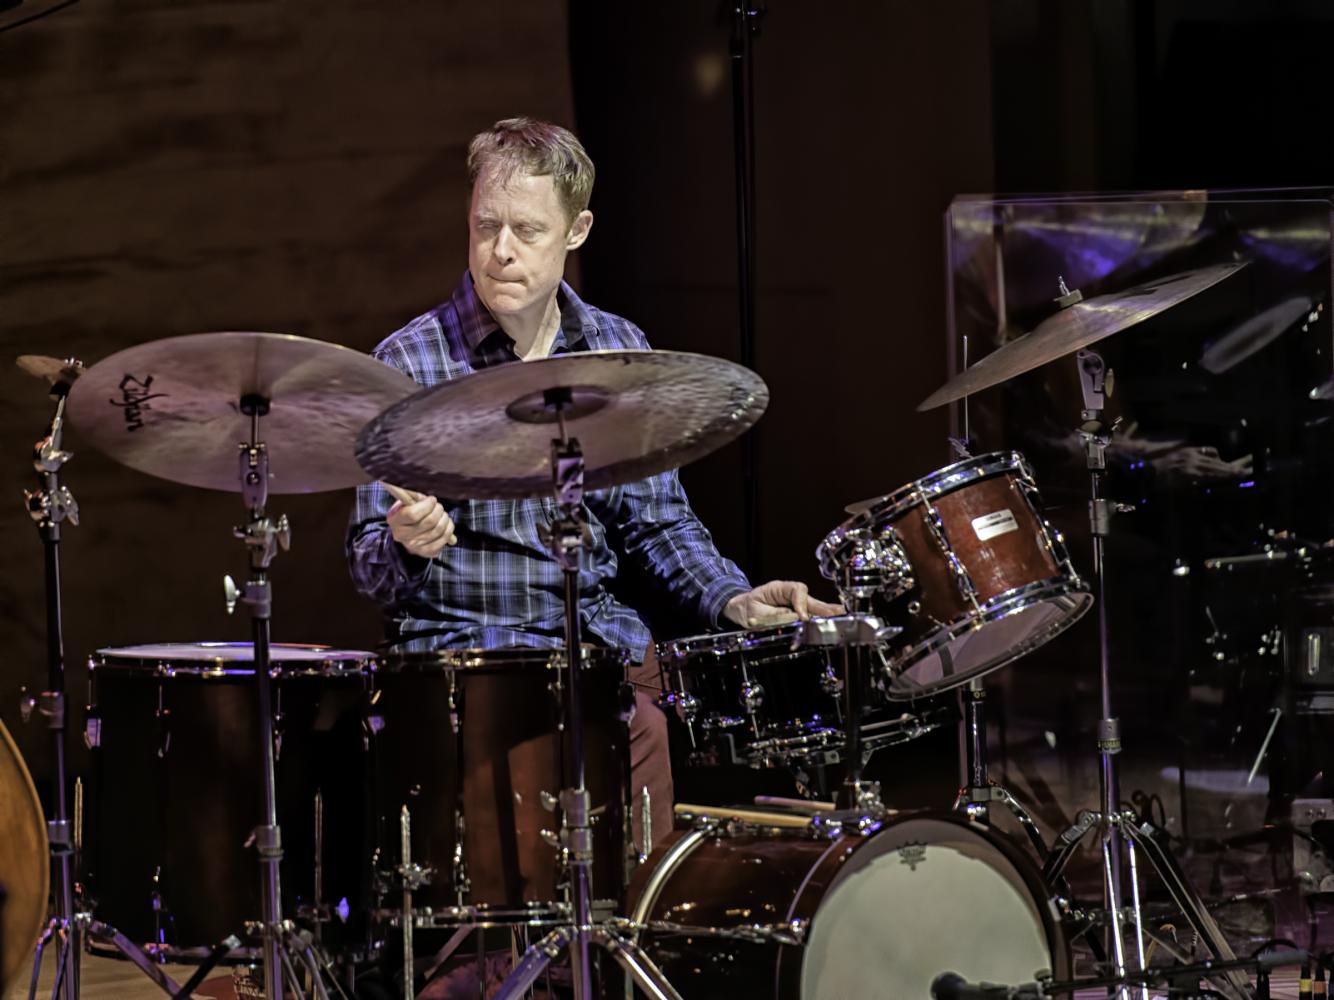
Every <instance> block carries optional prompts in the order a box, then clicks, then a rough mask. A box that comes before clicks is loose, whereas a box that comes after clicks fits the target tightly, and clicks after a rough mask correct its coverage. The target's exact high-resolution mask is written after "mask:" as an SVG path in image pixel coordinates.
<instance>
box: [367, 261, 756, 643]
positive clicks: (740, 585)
mask: <svg viewBox="0 0 1334 1000" xmlns="http://www.w3.org/2000/svg"><path fill="white" fill-rule="evenodd" d="M557 303H558V305H559V306H560V316H561V325H560V330H559V331H558V332H557V334H556V341H555V345H554V347H553V349H552V351H553V353H557V352H561V351H584V350H613V349H626V348H629V349H639V350H647V349H648V341H647V340H645V338H644V334H643V333H642V332H641V331H640V330H639V329H638V328H637V327H635V326H634V325H633V324H632V323H629V322H627V321H626V320H624V319H622V318H620V317H619V316H613V315H611V314H610V313H605V312H602V311H601V310H599V309H595V308H593V307H592V306H589V305H587V304H585V303H584V302H583V301H581V300H580V299H579V297H578V296H577V295H575V293H574V291H573V289H571V288H570V286H569V285H567V284H566V283H564V282H562V283H561V286H560V291H559V292H558V293H557ZM372 353H373V355H374V357H376V358H378V359H379V360H380V361H383V362H384V363H385V364H387V365H391V366H393V367H394V368H397V369H399V370H401V371H403V372H406V373H407V374H408V375H410V376H411V377H412V378H413V379H414V380H416V381H417V382H418V383H420V384H421V385H422V386H427V387H429V386H433V385H438V384H439V383H441V382H444V381H448V380H450V379H456V378H459V377H461V376H464V375H467V374H469V373H470V372H473V371H476V370H477V369H480V368H486V367H489V366H490V365H496V364H503V363H506V362H514V361H517V360H518V358H517V356H516V355H515V353H514V342H513V341H512V340H511V339H510V337H509V335H508V334H506V333H505V332H504V331H503V330H502V329H501V328H500V326H499V325H498V324H497V323H496V321H495V319H494V318H492V316H491V314H490V313H489V312H488V311H487V309H486V307H485V306H484V305H483V304H482V303H481V301H480V300H479V299H478V298H477V294H476V292H475V291H474V289H473V284H472V276H471V275H469V274H468V273H466V272H465V273H464V276H463V281H462V282H461V284H460V285H459V288H458V290H457V291H456V292H455V293H454V294H453V296H452V297H451V298H450V299H449V301H447V302H445V303H443V304H442V305H440V306H438V307H436V308H435V309H433V310H431V311H430V312H428V313H425V314H424V315H422V316H418V317H417V318H416V319H414V320H413V321H412V322H411V323H409V324H408V325H407V326H405V327H403V329H401V330H399V331H398V332H397V333H395V334H393V335H392V336H390V337H389V338H388V339H387V340H385V341H384V342H383V343H381V344H380V345H379V346H378V347H377V348H376V349H375V351H374V352H372ZM440 502H441V503H442V504H443V505H444V506H445V510H446V512H447V513H448V514H449V516H450V517H451V518H452V519H453V520H454V524H455V526H456V533H457V536H458V544H457V545H456V546H450V547H446V548H445V549H444V550H443V551H441V553H440V554H439V555H438V556H436V557H435V558H434V559H430V560H427V559H422V558H420V557H417V556H413V555H411V554H409V553H408V552H406V551H405V550H404V549H403V548H402V547H401V546H399V545H398V544H397V543H396V542H395V541H394V540H393V538H392V536H391V535H390V532H389V528H388V525H387V524H386V523H385V519H384V517H385V513H386V512H387V511H388V510H389V508H390V506H392V504H393V499H392V498H391V497H390V496H389V494H388V492H387V491H386V490H385V489H384V488H383V487H382V486H380V484H379V483H371V484H370V485H367V486H361V487H358V488H357V494H356V506H355V509H354V511H353V514H352V519H351V523H350V525H349V528H348V534H347V556H348V562H349V564H350V566H351V570H352V579H353V581H354V583H355V584H356V587H357V589H358V590H359V591H361V593H363V594H365V595H366V596H367V597H369V598H371V599H372V600H374V601H376V602H377V603H378V604H379V605H380V606H381V608H382V609H383V611H384V613H385V617H386V625H387V628H388V630H389V634H390V640H391V641H392V642H393V643H395V645H396V646H397V647H398V648H405V649H431V648H437V647H441V646H450V647H455V648H461V647H480V648H495V647H502V646H558V645H560V644H562V642H563V641H564V635H565V632H564V629H565V605H564V590H563V581H562V577H561V570H560V567H559V566H558V565H557V564H556V562H555V560H554V559H553V558H552V555H551V552H550V550H549V549H548V548H547V546H546V544H545V543H544V542H543V540H542V537H541V530H542V529H543V528H545V527H546V526H548V525H550V524H551V522H552V519H553V516H554V512H555V502H554V501H553V500H552V499H551V498H549V497H534V498H531V499H525V500H449V499H446V498H444V497H441V498H440ZM583 516H584V518H585V519H586V520H587V523H588V527H589V530H590V535H591V544H588V545H587V546H586V547H585V549H584V553H583V556H584V558H583V568H582V570H581V572H580V576H579V584H580V596H579V609H580V618H581V624H582V628H583V630H584V636H585V639H586V640H587V641H594V642H597V641H600V642H602V643H605V644H606V645H608V646H619V647H625V648H628V649H629V650H631V652H632V655H634V656H636V657H639V658H640V659H641V660H642V658H643V655H644V653H645V651H646V648H647V646H648V644H649V642H650V636H649V631H648V628H647V627H646V626H645V625H644V622H643V620H642V619H641V617H640V616H639V614H638V613H636V612H635V611H634V610H633V609H631V608H629V607H627V606H626V605H625V604H623V603H621V602H620V601H618V600H616V599H615V598H614V597H613V596H612V595H611V593H610V592H609V591H608V589H607V584H608V583H609V582H610V581H611V580H612V579H613V578H614V577H615V575H616V570H617V565H618V564H617V560H618V558H625V559H628V560H632V561H634V562H635V563H636V564H638V566H639V567H640V568H641V569H642V570H643V571H644V572H645V573H646V574H647V575H648V577H649V578H650V579H651V580H652V581H653V582H654V583H655V584H656V590H657V592H658V593H659V594H660V595H661V599H662V600H664V601H667V602H670V604H671V606H672V607H671V610H672V611H673V612H675V613H677V614H681V613H684V615H685V617H687V618H692V619H696V620H698V622H699V624H700V626H701V627H713V626H715V625H717V624H718V622H719V616H720V615H721V613H722V610H723V607H724V605H725V604H726V603H727V602H728V601H729V600H731V599H732V598H733V597H735V596H736V595H737V594H740V593H744V592H745V591H747V590H749V589H750V583H749V582H748V581H747V580H746V578H745V576H743V575H742V573H741V571H740V570H739V569H738V568H737V566H736V565H735V564H734V563H733V562H732V561H731V560H729V559H725V558H723V557H722V556H721V555H719V553H718V550H717V548H715V547H714V544H713V540H712V538H711V537H710V535H709V532H708V530H707V529H706V528H705V527H704V525H703V524H701V523H700V521H699V519H698V518H697V517H696V516H695V514H694V512H693V511H691V509H690V504H689V501H687V500H686V495H685V492H684V491H683V490H682V488H681V483H680V481H679V479H678V478H677V475H676V472H675V471H672V472H666V473H663V474H661V475H658V476H652V477H650V478H648V479H643V480H640V481H638V482H635V483H630V484H627V485H625V486H617V487H613V488H612V489H607V490H596V491H590V492H589V493H587V494H586V495H585V499H584V510H583Z"/></svg>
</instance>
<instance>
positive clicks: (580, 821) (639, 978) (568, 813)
mask: <svg viewBox="0 0 1334 1000" xmlns="http://www.w3.org/2000/svg"><path fill="white" fill-rule="evenodd" d="M576 405H578V406H579V407H582V408H584V409H583V410H582V412H584V413H587V412H589V411H588V409H587V408H586V407H588V406H593V407H594V408H597V407H600V406H601V405H602V404H601V402H600V401H593V402H586V401H584V400H580V401H579V403H578V404H576V402H575V399H574V394H573V392H572V391H571V390H570V389H569V388H568V387H559V388H554V389H547V390H545V391H544V392H543V394H542V401H541V404H540V405H534V406H532V407H531V408H528V409H526V410H525V411H524V412H523V413H522V414H516V412H515V408H513V407H512V408H511V415H512V416H516V418H517V419H523V420H527V421H530V422H532V423H556V424H558V427H559V433H560V437H559V438H555V439H553V440H552V442H551V482H552V490H553V493H554V495H555V500H556V506H557V516H556V517H555V518H554V519H553V523H552V525H551V539H550V544H551V553H552V556H553V557H554V558H555V560H556V562H557V563H558V564H559V565H560V568H561V571H562V574H563V577H564V581H565V653H566V657H567V670H566V680H567V683H566V684H565V686H564V690H565V700H564V701H565V703H564V706H563V708H564V712H563V714H564V723H565V726H566V732H568V733H569V736H570V769H569V779H568V780H569V781H570V783H571V787H569V788H564V789H562V790H561V793H560V807H561V832H560V839H561V845H562V848H561V849H562V850H563V852H564V854H565V856H566V857H567V858H568V862H569V869H570V882H571V885H572V887H573V911H572V913H571V917H572V922H571V923H570V924H567V925H564V926H560V927H557V928H556V929H555V930H553V931H552V932H551V933H549V934H548V935H547V936H546V937H544V938H543V939H542V940H541V941H538V942H536V943H535V944H533V945H531V946H530V947H529V948H528V949H527V950H526V951H525V952H524V953H523V955H522V956H521V957H520V958H519V961H518V963H517V964H516V965H515V966H514V969H513V970H512V971H511V972H510V974H509V976H507V977H506V979H505V981H504V983H502V984H501V986H500V989H499V991H498V992H497V993H496V994H495V1000H520V998H521V997H522V996H523V995H524V994H525V993H526V992H527V991H528V990H529V988H531V987H532V985H533V984H534V983H535V982H537V979H538V977H539V976H541V975H542V973H543V971H545V970H546V968H547V966H549V965H550V964H551V961H552V959H554V958H555V957H556V956H557V955H559V954H560V953H561V952H562V951H564V950H568V951H569V954H570V970H571V978H572V981H573V986H574V997H575V1000H592V996H593V982H592V976H591V972H592V970H591V967H590V964H589V946H590V945H596V946H597V947H599V948H601V949H603V950H604V951H606V952H608V953H610V955H611V957H612V958H614V959H615V960H616V962H617V963H618V964H619V965H620V966H621V967H622V968H623V969H624V970H625V971H626V972H627V973H628V974H629V975H630V977H631V978H632V979H633V980H634V982H635V983H636V984H637V985H638V986H639V988H640V989H641V990H643V991H644V992H645V993H646V994H648V996H649V997H651V998H653V1000H681V996H680V994H679V993H677V992H676V990H675V989H674V988H673V987H672V985H671V983H669V982H668V981H667V977H666V976H664V975H663V974H662V971H661V970H660V969H659V968H658V967H657V966H656V965H655V964H654V963H653V961H652V960H651V959H650V958H649V957H648V955H646V954H645V953H644V951H643V950H642V949H641V948H640V947H639V945H638V944H636V943H635V942H633V941H631V940H629V939H627V938H625V937H623V936H622V935H621V934H619V933H617V932H616V930H613V929H612V927H611V926H610V925H609V924H607V923H605V922H598V923H594V922H593V919H592V892H593V886H592V871H593V831H592V828H591V826H590V825H589V823H590V820H589V813H590V799H589V795H588V789H587V787H586V786H585V784H584V715H583V701H582V693H581V689H582V684H583V680H582V678H581V677H580V674H582V672H583V671H582V669H581V667H582V662H583V651H582V641H581V628H580V622H579V562H580V558H581V555H582V553H583V547H584V530H585V525H584V522H583V518H582V516H581V513H580V508H581V507H582V506H583V500H584V455H583V451H582V450H581V449H580V447H579V442H578V440H577V439H575V438H571V437H569V436H568V435H567V434H566V429H565V417H566V410H570V409H574V408H575V407H576Z"/></svg>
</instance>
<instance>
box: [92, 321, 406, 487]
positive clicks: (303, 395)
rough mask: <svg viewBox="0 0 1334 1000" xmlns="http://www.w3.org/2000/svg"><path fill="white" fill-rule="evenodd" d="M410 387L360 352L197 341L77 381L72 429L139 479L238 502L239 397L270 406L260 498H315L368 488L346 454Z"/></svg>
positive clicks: (260, 340)
mask: <svg viewBox="0 0 1334 1000" xmlns="http://www.w3.org/2000/svg"><path fill="white" fill-rule="evenodd" d="M418 388H419V387H418V386H417V384H416V383H415V382H413V381H412V380H411V379H410V378H408V376H406V375H404V374H403V373H402V372H400V371H398V370H397V369H394V368H390V367H389V366H388V365H385V364H381V363H380V362H379V361H376V360H375V359H374V358H372V357H369V356H368V355H365V354H361V353H360V352H358V351H353V350H350V349H349V348H346V347H340V346H338V345H337V344H329V343H326V342H324V341H321V340H310V339H308V338H306V337H294V336H290V335H288V334H282V333H249V332H225V333H197V334H190V335H187V336H183V337H169V338H167V339H165V340H154V341H150V342H149V343H146V344H137V345H135V346H134V347H130V348H127V349H125V350H123V351H120V352H119V353H117V354H113V355H112V356H111V357H109V358H106V359H105V360H103V361H99V362H98V363H97V364H95V365H93V367H91V368H89V369H88V371H87V372H85V373H84V375H83V377H82V378H80V379H79V381H78V382H76V383H75V384H74V388H73V389H72V390H71V392H70V401H69V413H70V419H71V422H72V423H73V425H74V426H75V428H76V429H77V430H78V431H79V433H80V434H81V435H82V436H83V437H84V438H85V439H86V440H87V441H89V442H90V443H91V444H92V445H93V446H94V447H96V448H98V449H99V450H101V451H104V452H106V454H108V455H110V456H111V457H112V458H114V459H116V461H118V462H123V463H124V464H125V465H128V466H130V467H131V468H133V469H138V470H139V471H140V472H147V473H149V474H150V475H154V476H160V477H162V478H163V479H170V480H171V481H172V482H176V483H185V484H187V485H190V486H202V487H204V488H205V489H212V490H227V491H230V492H239V491H240V489H241V481H240V479H239V477H238V462H239V459H238V457H237V455H238V452H237V446H238V444H240V443H241V442H246V441H249V439H250V418H249V417H248V416H245V415H244V414H242V412H241V397H242V396H246V395H250V394H255V395H258V396H260V397H263V398H264V399H267V400H268V401H269V410H268V413H267V414H265V415H263V416H262V417H261V418H260V420H259V440H261V441H263V442H264V444H265V446H266V448H267V450H268V455H269V491H270V492H272V493H319V492H321V491H323V490H333V489H338V488H340V487H344V486H354V485H356V484H357V483H364V482H366V475H365V473H364V472H362V470H361V468H360V466H358V465H357V462H356V458H355V456H354V455H353V450H352V449H353V444H354V443H355V441H356V438H357V432H358V431H359V430H360V429H361V428H362V427H363V426H364V425H365V424H366V421H368V420H370V419H371V418H372V417H374V416H375V415H376V414H377V413H380V412H381V411H383V410H384V409H385V407H387V406H390V405H392V404H393V403H396V402H398V401H399V400H400V399H403V398H405V397H407V396H409V395H411V394H412V393H413V392H415V391H416V390H417V389H418Z"/></svg>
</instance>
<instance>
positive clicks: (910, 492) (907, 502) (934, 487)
mask: <svg viewBox="0 0 1334 1000" xmlns="http://www.w3.org/2000/svg"><path fill="white" fill-rule="evenodd" d="M1006 473H1014V474H1015V475H1017V476H1018V477H1019V478H1020V479H1022V480H1026V481H1029V482H1032V480H1033V470H1032V468H1031V467H1030V466H1029V464H1028V459H1026V458H1024V456H1023V455H1022V454H1020V453H1019V452H1017V451H993V452H989V453H987V454H985V455H974V456H973V457H972V458H965V459H963V460H962V461H959V462H955V463H954V464H953V465H947V466H945V467H944V468H943V469H937V470H936V471H935V472H932V473H931V474H930V475H927V476H923V477H922V478H921V479H914V480H913V481H912V482H910V483H907V484H905V485H903V486H900V487H899V488H898V489H897V490H894V491H893V492H892V493H886V494H885V495H884V496H881V497H876V498H875V499H874V500H867V501H865V502H864V503H862V504H858V505H857V506H858V507H859V508H860V509H859V510H858V511H857V512H856V513H855V514H853V515H852V517H850V518H848V519H847V520H846V521H844V522H843V523H842V524H841V525H840V526H839V528H840V529H841V530H844V531H848V530H852V529H854V528H860V527H866V526H867V525H874V524H878V523H880V522H881V521H884V520H889V519H893V518H897V517H898V516H899V515H900V514H903V513H904V512H906V511H909V510H911V509H912V508H914V507H917V506H920V505H922V504H924V503H926V502H927V497H933V498H934V497H938V496H944V495H946V494H948V493H953V492H954V491H955V490H958V489H960V488H962V487H964V486H967V485H970V484H972V483H975V482H980V481H981V480H983V479H990V478H992V477H993V476H1000V475H1004V474H1006ZM943 487H948V488H943Z"/></svg>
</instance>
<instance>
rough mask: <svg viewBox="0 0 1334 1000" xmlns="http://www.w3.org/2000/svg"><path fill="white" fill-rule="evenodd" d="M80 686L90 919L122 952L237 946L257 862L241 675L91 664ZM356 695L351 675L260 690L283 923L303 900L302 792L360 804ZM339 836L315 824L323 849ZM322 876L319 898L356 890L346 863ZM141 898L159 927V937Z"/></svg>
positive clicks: (250, 696) (251, 703)
mask: <svg viewBox="0 0 1334 1000" xmlns="http://www.w3.org/2000/svg"><path fill="white" fill-rule="evenodd" d="M90 683H91V694H90V699H89V702H90V713H91V714H92V717H93V718H94V719H95V720H96V724H97V732H98V735H97V740H96V742H97V745H96V746H95V747H94V748H93V750H92V769H91V777H92V781H91V788H90V796H89V808H88V811H87V812H88V822H89V832H88V835H87V837H86V838H85V839H86V844H87V847H86V850H85V854H86V857H87V869H88V870H87V875H86V878H87V883H88V888H89V891H90V893H91V895H92V897H93V898H94V900H96V904H97V905H96V910H95V913H96V915H97V916H98V917H99V918H100V919H102V920H104V921H106V922H107V923H109V924H112V925H113V926H115V927H116V928H117V929H118V930H120V931H121V932H122V933H124V934H126V935H127V936H128V937H130V938H131V939H132V940H136V941H141V942H155V941H160V943H164V944H167V945H170V946H174V947H176V948H182V949H193V948H204V947H211V946H212V945H214V944H216V943H217V942H219V941H220V940H222V939H223V938H224V937H226V936H227V935H229V934H237V935H238V936H242V937H244V935H245V927H244V925H245V922H246V921H253V920H259V919H260V918H261V917H262V915H263V912H262V909H261V876H260V866H259V862H258V855H257V854H256V852H255V849H254V847H253V846H251V847H247V846H245V845H246V841H247V840H248V839H249V837H250V835H251V832H252V831H253V830H254V828H255V827H256V826H258V825H260V823H261V821H262V818H263V815H264V813H263V809H264V805H263V788H264V771H263V757H262V745H263V744H262V737H261V736H260V734H259V717H258V694H257V690H256V684H255V679H254V676H253V674H252V673H244V672H230V673H225V674H222V675H213V676H210V675H208V674H204V673H195V672H179V673H175V674H172V675H167V674H161V673H155V672H154V671H153V670H149V669H143V668H140V667H133V668H127V667H125V666H123V665H120V664H117V663H116V662H115V661H114V660H104V661H100V662H94V663H91V664H90ZM362 692H363V680H362V675H361V672H360V671H359V670H349V671H346V672H342V673H339V674H337V675H328V676H326V675H325V674H323V673H320V672H318V671H312V672H300V673H294V674H293V675H290V676H286V675H284V676H279V677H278V678H276V679H275V680H274V681H273V695H272V697H273V711H274V719H275V732H276V734H277V736H278V740H277V744H276V745H277V754H276V758H275V780H276V787H277V792H278V795H277V807H278V824H279V827H280V829H281V831H282V844H283V867H282V883H281V885H282V890H283V907H284V912H285V913H286V914H287V915H289V916H292V915H296V914H297V913H298V912H300V911H302V910H304V909H306V908H308V906H309V905H310V904H311V903H312V902H313V900H314V895H315V893H314V879H315V876H314V870H315V850H314V840H315V818H314V817H315V796H316V793H317V792H319V791H321V789H324V790H325V792H326V795H328V796H330V797H332V798H333V799H334V800H335V801H340V800H357V799H359V798H360V794H359V790H360V783H361V780H362V779H361V775H360V773H359V772H358V770H357V760H358V756H359V743H360V706H361V701H362ZM348 765H350V766H348ZM345 768H346V769H345ZM334 811H335V812H337V810H334ZM344 815H345V814H344ZM330 826H334V827H335V829H332V830H331V829H329V827H330ZM339 826H341V822H340V823H330V822H329V821H328V820H326V830H325V839H326V842H328V841H329V840H330V839H331V838H332V839H333V840H335V841H336V840H337V839H338V836H339V834H340V833H341V830H339V829H337V827H339ZM324 870H325V873H324V890H325V891H324V896H325V899H328V900H332V901H335V902H336V901H337V900H339V899H340V898H357V897H359V896H360V895H361V894H362V893H363V892H364V889H363V888H362V887H361V886H360V885H359V884H358V882H359V881H361V876H360V873H359V872H358V870H357V866H356V864H355V862H354V861H352V860H347V861H345V862H344V863H341V864H340V863H337V862H332V863H331V859H330V858H329V857H328V856H326V859H325V865H324ZM155 893H160V895H161V898H162V905H163V906H164V907H165V908H166V910H167V911H168V912H169V913H170V915H171V916H170V921H169V922H167V923H166V925H165V926H163V927H162V928H161V930H160V929H159V923H158V919H157V918H158V916H159V914H160V911H158V910H157V909H155V897H154V894H155Z"/></svg>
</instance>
